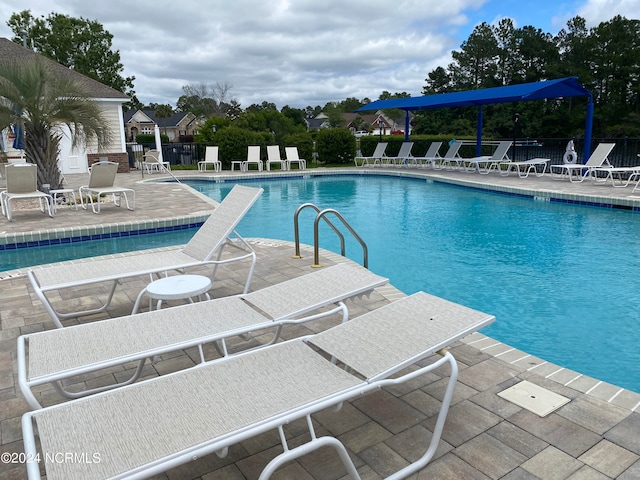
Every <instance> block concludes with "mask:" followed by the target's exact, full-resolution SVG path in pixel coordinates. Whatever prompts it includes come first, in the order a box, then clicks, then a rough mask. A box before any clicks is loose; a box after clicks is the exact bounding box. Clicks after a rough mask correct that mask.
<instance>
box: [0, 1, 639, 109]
mask: <svg viewBox="0 0 640 480" xmlns="http://www.w3.org/2000/svg"><path fill="white" fill-rule="evenodd" d="M531 3H533V2H531ZM541 3H543V4H548V6H547V11H548V10H549V9H551V8H554V9H555V10H554V11H555V12H556V13H558V14H559V15H560V14H561V13H563V12H560V11H559V9H560V8H562V7H561V6H560V5H558V6H555V4H554V3H553V2H552V1H551V0H540V1H537V2H536V5H539V4H541ZM612 3H615V4H616V5H612ZM632 3H637V1H636V2H632V1H624V0H619V1H617V2H610V1H609V2H607V1H603V0H600V1H596V0H591V1H589V2H588V3H587V4H585V5H584V6H583V7H582V9H581V10H579V11H577V12H576V13H571V14H570V15H569V17H567V18H570V16H573V15H575V14H578V13H579V14H582V15H584V16H585V17H586V18H588V19H589V20H592V19H594V18H600V15H603V18H604V19H608V18H610V17H611V16H612V15H611V12H612V11H616V12H617V11H620V13H621V14H626V15H628V16H630V15H631V14H632V13H631V12H630V10H631V4H632ZM521 4H522V2H520V3H518V4H517V5H521ZM504 5H508V7H509V8H512V7H513V5H514V4H509V2H507V3H506V4H505V3H503V2H500V1H486V0H449V1H447V2H443V1H441V0H397V1H394V2H389V1H388V0H384V1H381V0H367V1H365V0H351V1H348V2H344V1H341V0H325V1H322V2H319V1H317V0H274V1H273V2H256V1H255V0H235V1H233V2H229V1H222V0H209V1H205V0H181V1H180V2H174V1H168V0H157V1H155V2H131V1H123V0H110V1H109V2H98V1H87V0H53V2H51V1H50V0H46V1H45V0H24V1H23V2H22V3H21V4H19V5H18V4H16V7H15V8H14V7H11V6H9V5H6V4H4V5H0V19H3V21H2V22H1V24H0V36H5V37H11V36H12V34H11V32H10V30H9V28H8V27H7V26H6V21H7V20H8V19H9V17H10V16H11V14H12V13H16V12H19V11H22V10H27V9H29V10H31V12H32V14H33V15H34V16H45V17H46V16H47V15H48V14H50V13H52V12H55V13H60V14H64V15H69V16H72V17H82V18H85V19H88V20H95V21H97V22H99V23H100V24H102V25H103V27H104V28H105V29H106V30H107V31H109V32H110V33H111V34H112V35H113V48H114V49H115V50H118V51H119V52H120V55H121V61H122V64H123V65H124V72H123V74H124V75H125V76H135V77H136V79H135V82H134V84H135V90H136V93H137V95H138V98H139V99H140V100H141V101H142V102H143V103H149V102H157V103H170V104H172V105H175V102H176V101H177V99H178V97H179V96H180V95H181V94H182V86H184V85H188V84H199V83H205V84H215V83H216V82H220V83H230V84H231V85H233V88H232V91H231V93H232V95H233V96H235V97H237V98H238V100H239V101H240V102H241V104H242V106H244V107H247V106H249V105H250V104H252V103H261V102H262V101H268V102H274V103H276V104H277V105H278V107H282V106H284V105H287V104H288V105H290V106H295V107H305V106H307V105H311V106H315V105H321V106H324V104H325V103H327V102H328V101H340V100H343V99H345V98H347V97H356V98H359V99H362V98H364V97H368V98H370V99H372V100H375V99H376V98H377V97H378V95H379V94H380V93H381V92H382V91H383V90H387V91H390V92H400V91H406V92H408V93H411V94H413V95H418V94H420V92H421V90H422V87H423V85H424V83H425V82H424V79H425V78H426V77H427V75H428V73H429V72H430V71H431V70H433V69H434V68H435V67H437V66H445V67H446V66H447V64H448V62H449V61H450V52H451V50H452V49H456V48H459V46H460V44H461V42H462V41H463V40H465V39H466V38H467V37H468V34H469V33H470V31H471V29H472V28H473V26H474V25H476V24H478V23H479V22H481V21H488V22H490V21H492V20H493V18H495V17H493V16H492V18H481V17H479V16H478V15H480V13H481V12H488V11H489V10H490V9H493V10H502V9H503V8H507V7H506V6H505V7H503V6H504ZM520 8H521V9H522V10H521V11H529V12H532V11H533V10H532V9H527V8H524V7H519V9H520ZM482 14H485V13H482ZM509 14H510V12H505V13H504V15H505V16H509ZM512 16H513V15H512ZM547 19H548V17H547ZM547 21H548V20H547ZM519 23H523V21H522V19H521V21H520V22H519ZM524 23H530V22H529V21H527V20H526V18H525V19H524ZM524 23H523V24H524ZM534 25H535V23H534ZM541 27H542V28H544V26H542V25H541Z"/></svg>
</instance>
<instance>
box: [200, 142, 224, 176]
mask: <svg viewBox="0 0 640 480" xmlns="http://www.w3.org/2000/svg"><path fill="white" fill-rule="evenodd" d="M209 165H211V166H212V167H213V171H214V172H220V171H221V170H222V162H221V161H220V160H218V146H217V145H214V146H207V148H206V149H205V153H204V160H202V161H200V162H198V171H200V172H206V171H207V167H208V166H209Z"/></svg>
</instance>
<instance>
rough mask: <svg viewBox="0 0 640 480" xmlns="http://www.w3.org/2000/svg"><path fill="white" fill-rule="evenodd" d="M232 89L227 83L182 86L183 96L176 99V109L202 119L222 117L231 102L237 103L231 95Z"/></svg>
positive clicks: (227, 110)
mask: <svg viewBox="0 0 640 480" xmlns="http://www.w3.org/2000/svg"><path fill="white" fill-rule="evenodd" d="M232 88H233V86H232V85H231V84H230V83H228V82H224V83H221V82H216V83H214V84H206V83H198V84H195V85H184V86H183V87H182V91H183V92H184V95H182V96H181V97H180V98H179V99H178V101H177V103H176V107H177V109H178V110H179V111H181V112H190V113H193V114H194V115H195V116H196V117H198V118H202V119H207V118H209V117H212V116H217V117H224V116H225V115H227V114H228V112H229V110H230V108H231V107H232V104H233V102H236V103H237V100H236V99H235V98H234V97H233V96H232V95H231V90H232Z"/></svg>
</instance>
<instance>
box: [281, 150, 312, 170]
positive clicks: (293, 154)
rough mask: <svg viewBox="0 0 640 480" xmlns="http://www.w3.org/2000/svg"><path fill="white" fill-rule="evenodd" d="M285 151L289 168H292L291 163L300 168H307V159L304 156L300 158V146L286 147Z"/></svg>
mask: <svg viewBox="0 0 640 480" xmlns="http://www.w3.org/2000/svg"><path fill="white" fill-rule="evenodd" d="M284 153H285V155H286V157H287V169H288V170H291V165H293V164H294V163H295V164H297V165H298V170H305V169H306V168H307V161H306V160H305V159H304V158H300V155H299V153H298V147H284Z"/></svg>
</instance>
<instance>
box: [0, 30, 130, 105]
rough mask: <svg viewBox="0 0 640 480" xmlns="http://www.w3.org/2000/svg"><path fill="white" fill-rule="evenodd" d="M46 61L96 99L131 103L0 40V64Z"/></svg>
mask: <svg viewBox="0 0 640 480" xmlns="http://www.w3.org/2000/svg"><path fill="white" fill-rule="evenodd" d="M36 58H37V59H40V60H44V61H45V62H46V63H47V64H48V65H50V66H51V68H52V69H53V70H54V72H55V73H56V74H58V75H60V76H62V77H63V78H66V79H68V80H71V81H73V82H75V83H77V84H78V85H80V87H81V88H82V89H83V90H84V91H85V92H86V94H87V95H88V96H90V97H92V98H95V99H114V100H121V101H122V102H127V101H129V97H128V96H127V95H125V94H124V93H122V92H120V91H118V90H116V89H115V88H111V87H109V86H107V85H105V84H103V83H100V82H98V81H97V80H94V79H92V78H90V77H87V76H86V75H83V74H81V73H78V72H76V71H74V70H72V69H70V68H67V67H65V66H64V65H61V64H59V63H58V62H55V61H53V60H51V59H49V58H47V57H45V56H43V55H41V54H39V53H36V52H34V51H33V50H29V49H28V48H25V47H23V46H22V45H19V44H17V43H15V42H12V41H11V40H9V39H7V38H0V64H7V63H9V62H14V61H16V60H31V59H36Z"/></svg>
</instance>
